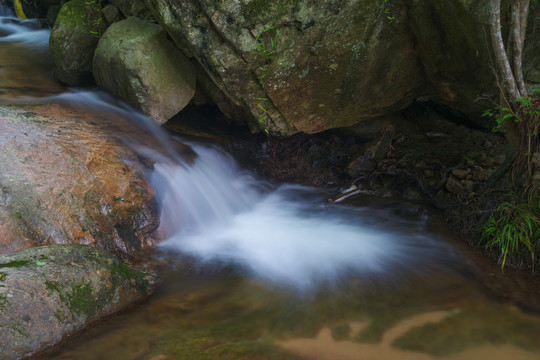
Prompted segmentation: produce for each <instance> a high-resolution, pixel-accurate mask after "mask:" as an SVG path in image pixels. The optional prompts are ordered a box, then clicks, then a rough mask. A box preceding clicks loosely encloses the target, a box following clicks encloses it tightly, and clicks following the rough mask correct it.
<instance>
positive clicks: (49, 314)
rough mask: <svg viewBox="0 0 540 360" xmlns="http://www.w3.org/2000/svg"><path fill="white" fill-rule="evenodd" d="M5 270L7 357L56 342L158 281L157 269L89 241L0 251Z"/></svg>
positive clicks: (1, 328)
mask: <svg viewBox="0 0 540 360" xmlns="http://www.w3.org/2000/svg"><path fill="white" fill-rule="evenodd" d="M15 265H17V266H15ZM119 269H122V270H121V271H120V270H119ZM0 270H1V271H2V274H4V275H3V276H2V278H1V279H0V284H1V285H2V286H0V314H1V316H0V348H1V349H2V356H3V358H6V359H17V358H21V357H25V356H29V355H33V354H36V353H37V352H39V351H42V350H44V349H46V348H48V347H51V346H53V345H55V344H57V343H59V342H60V341H61V340H62V339H63V338H65V337H66V336H69V335H72V334H74V333H75V332H77V331H80V330H82V329H84V328H85V327H86V326H88V325H89V324H91V323H93V322H95V321H97V320H99V319H101V318H103V317H105V316H107V315H110V314H112V313H114V312H116V311H118V310H121V309H123V308H125V307H126V306H128V305H129V304H132V303H133V302H135V301H138V300H141V299H143V298H145V297H146V296H148V295H150V293H151V292H152V290H153V289H154V288H155V286H156V285H157V284H158V278H157V275H155V274H154V273H153V272H151V271H142V270H140V269H136V268H132V267H129V266H128V265H126V264H124V263H122V262H120V260H118V258H116V257H115V256H113V255H112V254H109V253H107V252H106V251H103V250H100V249H96V248H94V247H91V246H85V245H53V246H43V247H36V248H32V249H27V250H24V251H21V252H18V253H15V254H10V255H0Z"/></svg>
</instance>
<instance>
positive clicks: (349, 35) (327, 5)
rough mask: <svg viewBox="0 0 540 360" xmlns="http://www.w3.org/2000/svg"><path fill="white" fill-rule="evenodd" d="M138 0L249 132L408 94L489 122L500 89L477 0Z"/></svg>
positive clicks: (361, 114)
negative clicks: (240, 112)
mask: <svg viewBox="0 0 540 360" xmlns="http://www.w3.org/2000/svg"><path fill="white" fill-rule="evenodd" d="M146 3H147V4H148V7H149V9H150V10H151V11H153V13H154V16H155V17H156V18H157V19H158V21H159V22H160V23H161V24H162V26H163V27H164V28H165V29H166V30H167V32H168V33H169V34H170V36H171V38H172V39H173V40H174V42H175V43H176V45H177V46H178V48H180V49H181V50H182V51H183V52H184V53H185V54H187V55H188V56H193V57H194V58H195V59H196V60H197V61H198V62H199V63H200V64H201V66H202V67H203V68H204V69H205V71H206V72H207V73H208V75H209V76H210V78H211V79H212V80H213V81H214V83H215V84H216V85H217V86H218V87H219V88H220V89H221V90H222V91H223V92H224V93H225V94H226V96H227V98H228V99H230V101H231V102H232V103H234V104H236V105H239V106H241V107H242V108H243V109H244V111H245V113H247V114H248V117H249V119H248V122H249V124H250V125H251V127H252V129H253V130H254V131H255V130H257V129H259V130H266V131H269V132H270V133H273V134H277V135H290V134H293V133H296V132H305V133H316V132H321V131H324V130H327V129H330V128H337V127H347V126H351V125H353V124H356V123H359V122H361V121H364V120H366V119H370V118H374V117H377V116H384V115H388V114H391V113H394V112H396V111H399V110H402V109H404V108H406V107H408V106H409V105H411V104H412V103H413V102H416V101H422V102H424V101H434V102H437V103H439V104H443V105H445V106H447V107H449V108H451V109H454V110H457V111H459V112H461V113H464V114H466V115H467V116H469V117H470V118H471V119H472V121H476V122H477V123H478V124H480V125H483V126H487V127H492V126H493V125H492V124H490V123H487V121H489V120H486V118H480V117H479V116H478V115H480V114H481V113H482V112H483V111H484V110H485V109H486V108H490V107H492V103H491V102H490V101H489V100H486V97H489V96H490V95H496V94H498V89H497V87H496V84H495V77H494V75H493V72H492V70H491V68H490V64H491V61H490V59H491V58H492V55H491V50H490V45H489V44H490V40H489V38H488V39H486V35H485V32H484V30H483V28H484V24H485V22H486V21H487V16H486V13H485V8H486V7H485V5H486V4H485V1H484V0H482V1H472V0H434V1H420V0H413V1H406V2H403V1H381V0H367V1H360V0H353V1H347V2H344V1H340V0H329V1H307V0H300V1H286V0H277V1H263V0H248V1H242V2H239V1H234V0H225V1H222V0H220V1H215V0H186V1H169V2H163V1H160V0H146ZM487 36H489V35H487ZM533 38H534V36H530V37H529V43H531V39H533ZM486 44H487V45H486ZM529 58H531V59H534V58H533V57H529ZM529 73H530V74H532V73H533V72H532V70H531V71H530V72H529ZM531 76H532V75H531ZM479 98H481V99H480V100H478V99H479ZM482 99H483V100H482ZM477 100H478V101H477Z"/></svg>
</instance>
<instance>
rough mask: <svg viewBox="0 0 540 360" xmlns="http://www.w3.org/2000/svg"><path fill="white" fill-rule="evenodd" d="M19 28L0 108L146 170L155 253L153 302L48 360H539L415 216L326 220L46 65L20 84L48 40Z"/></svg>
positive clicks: (380, 211)
mask: <svg viewBox="0 0 540 360" xmlns="http://www.w3.org/2000/svg"><path fill="white" fill-rule="evenodd" d="M0 9H2V8H1V7H0ZM28 25H29V24H25V23H21V22H20V21H19V20H17V19H14V18H13V17H12V16H10V14H6V13H0V34H1V35H2V36H4V37H3V38H1V45H2V46H4V45H6V46H7V47H4V49H8V51H4V52H2V55H0V63H2V64H4V65H2V67H1V68H0V71H1V72H3V74H2V75H8V76H3V77H2V78H1V79H2V80H0V91H1V94H2V97H0V103H2V104H4V105H15V106H19V105H20V106H23V105H24V104H32V103H34V104H35V103H46V102H51V103H57V104H60V105H61V106H63V107H67V108H69V109H72V110H73V111H75V112H78V113H80V114H87V115H89V116H88V117H85V118H87V119H92V120H91V121H95V122H96V123H99V125H100V126H102V127H103V129H105V130H106V131H107V132H108V133H110V134H112V135H113V136H116V137H117V138H118V139H119V140H120V141H123V142H125V143H126V144H128V145H129V146H131V147H132V148H133V149H134V150H135V151H137V152H138V153H139V154H140V155H141V157H144V158H145V159H147V162H148V164H149V168H150V170H149V174H148V176H149V179H150V180H151V182H152V185H153V187H154V190H155V192H156V195H157V197H158V199H159V201H160V204H161V214H162V215H161V224H162V225H161V227H160V232H161V234H162V236H163V237H164V238H165V239H166V240H165V241H163V242H162V244H161V245H160V246H159V247H158V248H157V249H156V250H155V251H153V252H151V253H148V254H145V257H144V258H142V259H141V260H140V261H141V263H143V264H146V265H147V266H151V267H154V268H156V269H158V270H159V272H160V274H161V277H162V278H163V285H162V286H161V288H160V289H158V292H157V293H156V294H155V295H154V296H153V297H151V298H150V299H149V300H148V301H146V302H145V303H143V304H139V305H137V306H136V307H134V308H132V309H131V310H129V311H127V312H124V313H123V314H120V315H117V316H115V317H113V318H111V319H109V320H107V321H105V322H103V323H102V324H100V325H98V326H96V327H94V328H92V329H90V330H88V331H86V332H85V334H84V335H83V336H80V337H79V338H78V339H76V340H74V341H72V342H71V343H69V344H66V345H64V346H63V348H62V350H61V351H59V352H58V353H56V354H54V355H47V356H46V358H47V359H57V360H60V359H93V360H94V359H134V360H135V359H141V360H142V359H144V360H164V359H299V358H306V359H363V358H369V359H496V358H501V357H502V358H512V359H514V360H518V359H538V358H539V355H540V319H539V318H538V317H537V316H535V315H532V314H527V313H524V312H522V311H521V310H519V309H517V308H515V307H513V306H511V305H508V304H506V303H504V302H501V301H499V299H497V298H496V297H493V296H492V293H490V291H489V290H488V289H486V288H485V287H483V286H482V283H483V281H484V278H482V277H481V276H479V275H478V274H479V273H481V272H482V271H483V269H480V270H479V268H478V267H477V265H476V264H474V263H473V262H471V261H470V260H468V257H467V256H464V255H463V252H462V250H461V249H459V245H456V244H454V242H453V241H452V240H451V239H449V238H450V235H449V233H450V232H449V231H448V229H446V227H445V225H444V222H443V221H442V219H440V218H438V216H437V215H433V214H432V213H430V211H429V210H428V209H426V208H424V207H423V206H422V205H419V204H411V203H405V202H397V201H387V200H377V199H372V198H369V197H365V196H360V197H357V198H355V199H351V200H350V201H349V202H344V203H341V204H332V205H331V204H328V203H327V202H326V200H325V199H327V198H328V194H325V190H321V189H314V188H309V187H305V186H300V185H292V184H274V183H271V182H268V181H265V180H262V179H259V178H257V177H256V176H255V175H253V174H252V173H250V172H248V171H246V170H244V169H241V168H240V167H239V166H238V165H237V164H236V162H235V161H234V159H232V158H231V156H230V155H228V154H227V153H225V152H224V151H223V150H221V149H220V148H219V147H217V146H215V145H212V144H209V143H207V142H206V143H202V142H198V141H193V140H192V139H190V140H187V139H183V138H178V137H172V136H170V134H169V133H167V132H166V131H164V130H163V129H162V128H160V127H159V126H157V125H155V124H153V123H152V122H151V121H149V120H148V119H147V118H146V117H145V116H143V115H141V114H140V113H138V112H136V111H134V110H133V109H131V108H129V107H128V106H126V105H125V104H123V103H121V102H119V101H117V100H116V99H114V98H112V97H111V96H109V95H106V94H104V93H99V92H93V91H77V90H70V89H68V90H65V89H63V88H61V87H60V86H58V85H57V84H55V83H54V82H53V80H52V77H50V69H51V63H50V60H47V56H44V57H43V60H42V62H40V64H42V65H40V66H37V67H34V68H33V69H34V70H35V71H36V73H35V74H34V75H33V76H43V79H46V81H45V80H44V82H43V83H42V86H41V85H40V86H37V85H35V84H32V82H31V81H30V79H29V78H28V77H25V76H24V75H23V73H24V71H23V70H22V69H30V68H32V65H31V64H32V61H33V60H32V59H31V56H30V54H31V53H32V52H33V54H35V53H36V51H37V52H41V51H43V52H44V53H46V47H44V43H45V41H46V40H45V37H46V36H48V34H46V33H45V32H39V31H34V30H31V27H29V26H28ZM21 27H24V29H21ZM21 34H26V35H24V36H22V35H21ZM45 35H46V36H45ZM21 39H23V40H21ZM26 51H30V53H28V52H26ZM6 53H9V56H8V55H6ZM34 58H35V56H34ZM34 70H32V71H34ZM39 74H41V75H39ZM34 82H35V81H34ZM475 261H476V260H475ZM494 277H495V278H497V275H494ZM509 289H510V290H509V291H511V289H513V288H512V286H510V287H509Z"/></svg>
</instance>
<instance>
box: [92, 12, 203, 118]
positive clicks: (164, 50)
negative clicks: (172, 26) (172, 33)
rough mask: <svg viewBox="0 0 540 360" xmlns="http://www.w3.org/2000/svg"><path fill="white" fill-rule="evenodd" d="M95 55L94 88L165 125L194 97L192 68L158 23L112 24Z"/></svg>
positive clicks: (131, 21) (126, 22)
mask: <svg viewBox="0 0 540 360" xmlns="http://www.w3.org/2000/svg"><path fill="white" fill-rule="evenodd" d="M98 48H99V49H98V51H96V53H95V56H94V78H95V80H96V83H97V84H98V85H100V86H102V87H104V88H105V89H107V90H108V91H110V92H112V93H114V94H116V95H118V96H119V97H121V98H122V99H124V100H125V101H126V102H128V103H129V104H131V105H132V106H134V107H135V108H137V109H139V110H141V111H142V112H143V113H145V114H146V115H148V116H149V117H150V118H151V119H152V120H154V121H155V122H156V123H158V124H163V123H164V122H166V121H167V120H168V119H170V118H171V117H172V116H174V115H175V114H176V113H178V112H179V111H180V110H182V109H183V108H184V107H185V106H186V105H187V104H188V103H189V101H190V100H191V98H192V97H193V95H194V94H195V69H194V67H193V65H192V64H191V62H190V61H189V60H188V59H187V58H186V57H185V56H184V55H183V54H182V52H180V51H179V50H178V49H177V48H176V47H175V46H174V44H173V43H172V42H171V41H170V40H168V39H167V33H166V32H165V31H164V30H163V29H162V28H161V26H159V25H156V24H151V23H149V22H146V21H144V20H142V19H139V18H136V17H130V18H128V19H126V20H122V21H119V22H116V23H114V24H112V25H111V26H110V27H109V29H107V31H106V32H105V34H104V35H103V37H102V38H101V40H100V41H99V45H98Z"/></svg>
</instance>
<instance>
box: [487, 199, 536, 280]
mask: <svg viewBox="0 0 540 360" xmlns="http://www.w3.org/2000/svg"><path fill="white" fill-rule="evenodd" d="M539 209H540V198H537V199H535V201H533V202H531V203H520V204H512V203H510V202H508V201H503V202H501V203H500V204H499V206H498V207H497V211H496V212H495V214H493V215H491V216H490V217H489V219H488V220H487V222H486V223H485V224H484V226H483V228H482V237H481V240H480V241H481V242H482V243H485V246H486V248H488V249H490V251H491V250H493V249H496V250H498V251H500V256H501V257H502V265H501V267H502V268H504V265H505V263H506V257H507V256H508V254H511V255H518V254H519V253H520V252H521V251H522V250H523V249H524V248H525V249H527V250H528V252H529V253H530V254H531V259H532V264H533V270H534V256H535V251H536V249H537V246H538V245H539V243H540V223H539V214H538V212H539Z"/></svg>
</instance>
